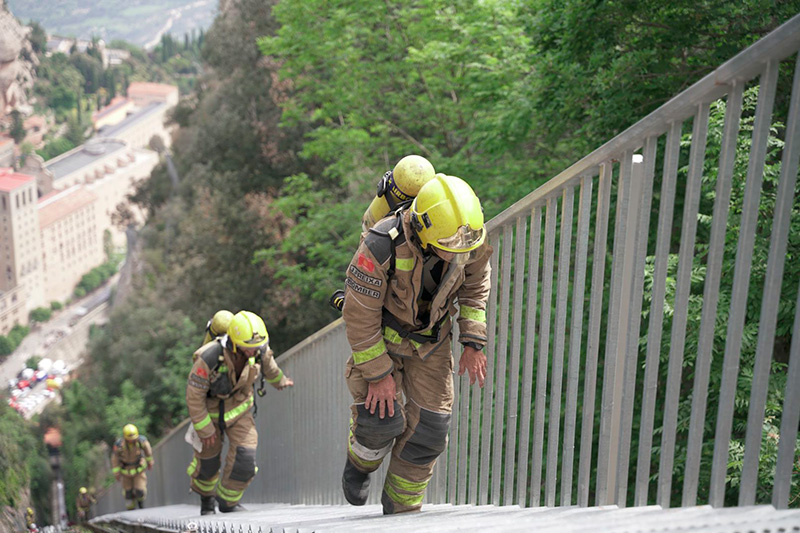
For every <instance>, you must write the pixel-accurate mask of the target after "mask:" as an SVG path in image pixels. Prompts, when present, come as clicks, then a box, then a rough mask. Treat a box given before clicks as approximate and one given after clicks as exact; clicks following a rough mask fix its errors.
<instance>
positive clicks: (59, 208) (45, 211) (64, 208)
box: [38, 185, 97, 228]
mask: <svg viewBox="0 0 800 533" xmlns="http://www.w3.org/2000/svg"><path fill="white" fill-rule="evenodd" d="M95 200H97V195H96V194H95V193H93V192H92V191H90V190H89V189H87V188H86V187H84V186H83V185H73V186H72V187H70V188H69V189H64V190H63V191H57V192H53V193H50V194H48V195H46V196H43V197H42V198H41V199H40V200H39V206H38V207H39V227H40V228H46V227H47V226H50V225H51V224H53V223H55V222H58V221H59V220H61V219H63V218H66V217H68V216H69V215H71V214H73V213H75V212H77V211H79V210H80V209H82V208H84V207H86V206H87V205H91V204H92V202H94V201H95Z"/></svg>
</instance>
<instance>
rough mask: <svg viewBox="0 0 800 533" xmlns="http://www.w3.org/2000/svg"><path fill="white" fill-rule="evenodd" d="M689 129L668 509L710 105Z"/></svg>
mask: <svg viewBox="0 0 800 533" xmlns="http://www.w3.org/2000/svg"><path fill="white" fill-rule="evenodd" d="M697 107H698V109H697V114H696V115H695V117H694V124H693V125H692V148H691V151H690V154H689V175H688V178H687V181H688V183H687V185H686V198H685V199H684V208H683V227H682V228H681V238H680V240H681V244H680V249H679V251H678V274H677V280H676V288H675V304H674V306H673V308H674V312H673V315H672V334H671V336H670V350H669V363H668V365H669V366H668V369H667V386H666V397H665V400H664V404H665V409H664V424H663V426H662V427H663V432H662V434H661V460H660V462H659V468H658V496H657V500H658V504H659V505H661V506H662V507H664V508H667V507H669V505H670V496H671V492H672V474H673V471H672V470H673V465H674V463H675V443H676V440H677V429H678V401H679V400H680V388H681V372H682V370H683V351H684V348H685V347H686V323H687V318H688V312H689V291H690V289H691V285H692V264H693V261H694V245H695V239H696V236H697V213H698V211H699V208H700V185H701V178H702V177H703V163H704V161H705V151H706V137H707V134H708V115H709V105H708V104H707V103H700V104H698V106H697Z"/></svg>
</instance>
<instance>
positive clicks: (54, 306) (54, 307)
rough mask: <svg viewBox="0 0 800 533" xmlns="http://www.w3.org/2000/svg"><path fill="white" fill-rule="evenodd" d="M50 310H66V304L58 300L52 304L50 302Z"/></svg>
mask: <svg viewBox="0 0 800 533" xmlns="http://www.w3.org/2000/svg"><path fill="white" fill-rule="evenodd" d="M50 309H51V310H52V311H60V310H61V309H64V304H62V303H61V302H59V301H58V300H53V301H52V302H50Z"/></svg>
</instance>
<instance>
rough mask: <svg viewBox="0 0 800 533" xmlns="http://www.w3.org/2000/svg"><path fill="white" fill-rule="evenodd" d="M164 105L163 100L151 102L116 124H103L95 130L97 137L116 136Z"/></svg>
mask: <svg viewBox="0 0 800 533" xmlns="http://www.w3.org/2000/svg"><path fill="white" fill-rule="evenodd" d="M166 106H167V104H166V103H164V102H153V103H151V104H148V105H146V106H145V107H143V108H142V109H140V110H139V111H137V112H135V113H131V114H130V115H128V116H127V117H125V118H124V119H123V120H122V121H120V122H118V123H117V124H113V125H109V126H103V127H102V128H100V129H99V130H97V137H104V138H113V137H116V136H117V135H118V134H119V133H120V132H122V131H125V130H126V129H128V128H130V127H131V126H133V125H135V124H137V123H139V122H141V121H142V120H144V119H145V118H147V117H149V116H150V115H152V114H153V113H155V112H156V111H158V110H159V109H163V108H165V107H166Z"/></svg>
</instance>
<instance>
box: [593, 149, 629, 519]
mask: <svg viewBox="0 0 800 533" xmlns="http://www.w3.org/2000/svg"><path fill="white" fill-rule="evenodd" d="M632 157H633V151H632V150H630V149H629V150H625V152H623V154H622V158H621V163H620V170H619V180H618V185H617V204H616V210H615V211H616V219H615V223H614V243H613V245H612V246H613V248H612V252H611V280H610V290H609V293H610V296H609V304H608V319H607V320H608V321H607V324H608V326H607V328H606V349H605V357H604V359H603V392H602V400H601V406H602V407H601V412H600V436H599V437H600V438H599V441H598V449H597V489H596V491H595V492H596V499H595V502H596V505H606V504H610V503H612V502H613V500H614V498H615V497H616V491H615V490H614V488H613V487H615V486H616V476H617V470H616V462H617V454H618V451H619V450H618V445H619V441H618V438H617V432H618V429H619V421H618V414H617V413H618V409H619V406H618V405H617V404H616V402H615V396H616V394H617V388H618V387H619V386H621V384H620V383H618V380H617V348H618V344H619V326H620V324H619V312H620V306H621V304H622V301H621V300H622V298H621V297H622V291H623V285H622V283H623V280H622V272H623V266H624V259H625V234H626V233H625V232H626V228H627V222H628V204H629V200H630V178H631V158H632Z"/></svg>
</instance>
